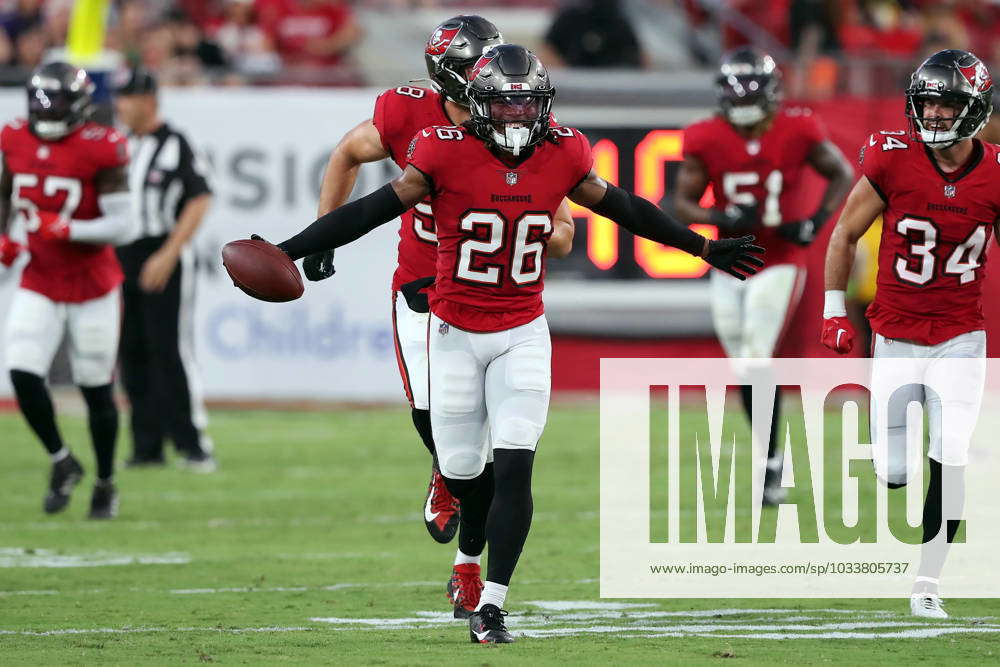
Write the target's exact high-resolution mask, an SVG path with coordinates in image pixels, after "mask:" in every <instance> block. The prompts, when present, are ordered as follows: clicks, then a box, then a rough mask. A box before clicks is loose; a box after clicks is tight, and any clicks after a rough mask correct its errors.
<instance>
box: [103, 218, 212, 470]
mask: <svg viewBox="0 0 1000 667" xmlns="http://www.w3.org/2000/svg"><path fill="white" fill-rule="evenodd" d="M165 240H166V237H165V236H160V237H149V238H143V239H139V240H138V241H135V242H134V243H131V244H129V245H126V246H122V247H120V248H118V259H119V261H120V262H121V265H122V270H123V271H124V273H125V284H124V285H123V286H122V297H123V302H124V312H123V315H122V337H121V374H122V382H123V384H124V385H125V393H126V394H128V398H129V402H130V403H131V404H132V420H131V421H132V450H133V451H132V453H133V457H134V458H135V459H136V460H139V461H148V460H158V459H162V458H163V443H164V440H165V439H166V438H168V437H169V438H170V440H172V441H173V443H174V446H175V447H176V448H177V450H178V451H179V452H181V453H182V454H184V455H185V456H196V457H199V456H202V455H204V454H207V453H208V451H206V450H208V449H210V448H211V445H210V444H209V442H208V441H207V439H206V438H205V437H204V435H203V429H204V426H205V423H204V421H205V418H204V408H203V407H202V405H201V401H200V396H197V397H196V401H195V402H192V382H197V381H198V379H197V378H192V377H189V375H188V373H189V371H191V372H193V369H190V368H188V366H190V365H191V364H190V362H191V360H190V356H189V353H190V352H191V350H190V346H191V345H192V344H193V340H190V339H191V338H192V336H191V334H190V331H185V330H183V329H184V328H186V327H185V324H187V323H186V322H184V323H182V321H181V320H182V316H183V317H184V318H190V317H192V316H193V312H192V311H193V308H194V303H193V296H194V295H193V293H191V292H193V289H192V287H193V283H191V281H193V279H194V275H190V276H185V275H184V272H185V271H190V272H192V273H193V270H194V269H193V267H186V266H184V263H183V261H181V262H178V264H177V268H176V269H175V270H174V274H173V276H171V277H170V281H169V282H168V283H167V286H166V288H165V289H164V290H163V291H162V292H159V293H149V292H144V291H143V290H142V288H140V287H139V273H140V271H141V270H142V265H143V264H144V263H145V261H146V260H147V259H148V258H149V257H150V255H152V254H153V253H154V252H156V251H157V250H159V249H160V247H161V246H162V245H163V242H164V241H165ZM189 283H190V284H189ZM188 326H189V325H188ZM182 346H184V347H187V349H182ZM185 357H188V358H187V359H185ZM186 361H187V362H188V363H187V364H186V363H185V362H186Z"/></svg>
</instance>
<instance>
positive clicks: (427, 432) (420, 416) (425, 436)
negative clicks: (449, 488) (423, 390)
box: [410, 408, 455, 495]
mask: <svg viewBox="0 0 1000 667" xmlns="http://www.w3.org/2000/svg"><path fill="white" fill-rule="evenodd" d="M410 416H411V417H412V418H413V425H414V426H415V427H416V429H417V433H419V434H420V439H421V440H422V441H423V443H424V447H426V448H427V451H429V452H430V453H431V456H435V451H434V435H433V432H432V431H431V411H430V410H418V409H416V408H413V409H412V410H410ZM452 495H455V494H452Z"/></svg>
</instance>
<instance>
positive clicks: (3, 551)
mask: <svg viewBox="0 0 1000 667" xmlns="http://www.w3.org/2000/svg"><path fill="white" fill-rule="evenodd" d="M190 562H191V557H190V556H188V555H187V554H185V553H179V552H169V553H162V554H122V553H115V552H112V551H97V552H93V553H82V554H67V553H60V552H58V551H53V550H51V549H24V548H20V547H6V548H0V568H20V567H24V568H66V567H110V566H115V565H186V564H187V563H190Z"/></svg>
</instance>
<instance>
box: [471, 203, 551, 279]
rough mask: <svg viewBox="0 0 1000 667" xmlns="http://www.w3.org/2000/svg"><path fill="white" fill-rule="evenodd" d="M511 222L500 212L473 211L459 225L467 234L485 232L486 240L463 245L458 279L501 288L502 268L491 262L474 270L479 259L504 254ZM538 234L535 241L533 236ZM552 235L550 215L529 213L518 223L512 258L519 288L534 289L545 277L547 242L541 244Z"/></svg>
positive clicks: (480, 264)
mask: <svg viewBox="0 0 1000 667" xmlns="http://www.w3.org/2000/svg"><path fill="white" fill-rule="evenodd" d="M507 224H508V222H507V219H506V218H504V217H503V216H502V215H500V213H498V212H497V211H470V212H469V213H466V214H465V216H463V217H462V219H461V220H460V221H459V226H460V227H461V229H462V230H463V231H466V232H472V233H476V232H477V231H478V230H479V229H485V230H486V231H487V233H486V234H485V235H484V238H471V239H466V240H464V241H462V243H461V244H460V245H459V251H458V269H457V270H456V271H455V276H456V277H457V278H458V279H460V280H464V281H466V282H472V283H477V284H480V285H499V284H500V281H501V277H500V271H501V269H502V268H503V265H502V264H495V263H494V264H491V263H489V262H487V261H485V260H484V261H482V262H480V263H479V267H480V268H477V267H476V266H473V259H474V258H475V256H476V255H482V256H495V255H497V254H498V253H499V252H500V251H501V250H503V246H504V239H505V238H506V237H507V235H506V234H505V231H506V229H505V228H506V227H507ZM533 228H534V230H537V231H538V232H540V234H536V235H535V236H534V238H533V240H529V238H532V234H531V232H532V231H533ZM551 232H552V218H551V217H550V216H549V215H548V214H547V213H525V214H524V215H522V216H521V217H520V218H518V219H517V221H516V222H515V223H514V252H513V254H512V255H511V262H510V279H511V280H513V281H514V284H515V285H518V286H524V285H530V284H532V283H535V282H537V281H538V279H539V278H541V277H542V253H543V252H544V250H545V242H544V241H542V240H541V237H544V236H546V235H548V234H549V233H551Z"/></svg>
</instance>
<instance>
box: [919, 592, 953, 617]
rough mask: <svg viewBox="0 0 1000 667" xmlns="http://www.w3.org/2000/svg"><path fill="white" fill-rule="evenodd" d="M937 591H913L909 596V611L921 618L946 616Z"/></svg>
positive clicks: (946, 613)
mask: <svg viewBox="0 0 1000 667" xmlns="http://www.w3.org/2000/svg"><path fill="white" fill-rule="evenodd" d="M942 604H943V603H942V602H941V598H939V597H938V596H937V593H914V594H913V595H911V596H910V613H911V614H912V615H914V616H920V617H921V618H948V612H946V611H945V610H944V607H943V606H942Z"/></svg>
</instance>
